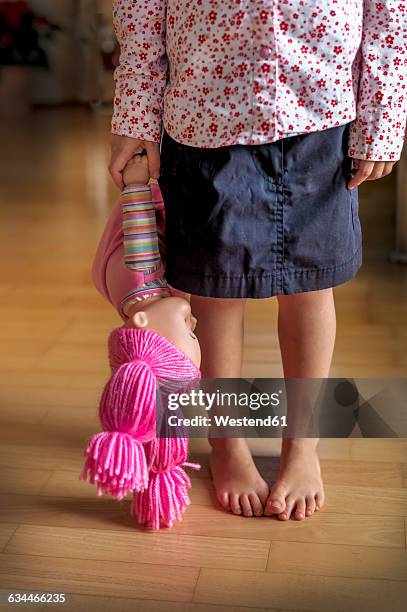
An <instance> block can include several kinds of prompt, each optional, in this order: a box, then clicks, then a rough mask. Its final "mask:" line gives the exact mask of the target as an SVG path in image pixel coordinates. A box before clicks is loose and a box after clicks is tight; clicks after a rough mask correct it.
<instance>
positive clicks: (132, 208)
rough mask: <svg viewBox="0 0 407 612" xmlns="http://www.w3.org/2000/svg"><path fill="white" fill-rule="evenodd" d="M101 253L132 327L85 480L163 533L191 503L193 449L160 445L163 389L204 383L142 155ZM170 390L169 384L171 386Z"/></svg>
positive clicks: (108, 289)
mask: <svg viewBox="0 0 407 612" xmlns="http://www.w3.org/2000/svg"><path fill="white" fill-rule="evenodd" d="M123 180H124V184H125V185H126V186H125V188H124V189H123V191H122V193H121V195H120V197H119V199H118V201H117V203H116V205H115V206H114V208H113V210H112V212H111V214H110V217H109V219H108V221H107V224H106V227H105V229H104V232H103V234H102V237H101V239H100V242H99V245H98V247H97V251H96V255H95V258H94V261H93V266H92V278H93V282H94V284H95V286H96V288H97V289H98V291H99V292H100V293H101V294H102V296H103V297H105V298H106V299H107V300H108V301H109V302H110V303H111V304H112V306H113V307H114V308H115V309H116V310H117V312H118V314H119V315H120V317H121V318H122V319H123V321H124V325H123V326H122V327H119V328H116V329H113V330H112V331H111V333H110V335H109V338H108V350H109V363H110V368H111V377H110V378H109V380H108V382H107V383H106V385H105V387H104V389H103V392H102V395H101V399H100V404H99V418H100V421H101V423H102V425H103V431H102V432H101V433H98V434H97V435H95V436H94V437H93V438H92V439H91V440H90V442H89V444H88V446H87V448H86V450H85V456H86V461H85V466H84V469H83V471H82V473H81V475H80V478H82V479H84V480H86V479H87V478H89V481H90V482H91V483H92V484H96V485H97V487H98V494H99V495H102V494H103V493H107V494H110V495H112V496H113V497H114V498H116V499H118V500H121V499H123V498H124V497H125V496H126V495H127V494H128V493H133V500H132V504H131V510H130V511H131V514H133V515H135V516H136V517H137V519H138V522H139V523H140V524H143V525H146V526H147V527H150V528H153V529H158V528H159V527H160V526H161V525H165V526H167V527H170V526H171V525H173V523H174V522H175V521H177V520H180V519H181V517H182V513H183V512H184V510H185V508H186V506H187V505H188V504H189V503H190V500H189V496H188V489H189V487H190V486H191V481H190V478H189V476H188V475H187V474H186V473H185V471H184V469H183V466H186V465H188V466H190V467H196V468H199V466H197V465H194V464H190V463H188V461H187V459H188V439H187V438H185V437H182V436H175V437H163V436H158V435H157V419H156V415H157V412H156V408H157V405H156V402H157V388H158V385H160V386H161V387H160V388H161V391H162V392H164V394H165V392H166V389H167V391H168V390H170V391H171V392H173V391H174V389H177V391H179V392H180V391H182V390H185V389H187V388H190V386H191V385H192V386H193V385H194V383H195V382H196V381H197V380H199V378H200V371H199V366H200V360H201V353H200V347H199V343H198V340H197V338H196V336H195V334H194V333H193V331H194V328H195V325H196V319H194V317H193V316H192V314H191V308H190V304H189V301H188V300H187V299H186V297H187V296H185V294H183V293H180V292H178V291H175V290H174V289H172V288H171V287H169V285H168V284H167V282H166V281H165V278H164V270H165V267H164V263H163V260H162V257H161V254H162V253H163V251H164V247H163V242H162V232H163V225H164V206H163V200H162V196H161V192H160V189H159V186H158V185H157V184H155V183H152V184H146V183H147V182H148V180H149V176H148V166H147V156H146V155H145V154H142V155H140V154H139V155H136V156H134V157H133V158H132V160H130V162H129V163H128V165H127V167H126V169H125V171H124V173H123ZM163 381H165V382H163Z"/></svg>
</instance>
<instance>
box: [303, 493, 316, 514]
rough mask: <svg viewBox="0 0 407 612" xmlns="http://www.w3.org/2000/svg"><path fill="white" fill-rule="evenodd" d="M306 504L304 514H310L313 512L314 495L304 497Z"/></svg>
mask: <svg viewBox="0 0 407 612" xmlns="http://www.w3.org/2000/svg"><path fill="white" fill-rule="evenodd" d="M306 502H307V506H306V509H305V516H311V514H314V512H315V497H313V496H312V495H307V498H306Z"/></svg>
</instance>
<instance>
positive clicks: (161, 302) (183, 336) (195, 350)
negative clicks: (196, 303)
mask: <svg viewBox="0 0 407 612" xmlns="http://www.w3.org/2000/svg"><path fill="white" fill-rule="evenodd" d="M196 323H197V321H196V319H195V317H194V316H193V315H192V313H191V306H190V304H189V302H188V301H187V300H185V299H184V298H181V297H165V298H164V297H156V298H152V299H151V300H148V301H146V303H145V304H143V306H142V307H141V308H139V310H138V311H137V312H135V313H134V314H133V313H132V311H131V310H130V312H129V319H128V321H127V322H126V323H125V327H137V328H139V329H142V328H146V329H151V330H152V331H155V332H157V333H158V334H160V335H161V336H164V337H165V338H167V340H169V341H170V342H172V344H175V346H177V347H178V348H179V349H181V351H182V352H183V353H185V354H186V355H188V357H189V358H190V359H191V361H193V363H194V364H195V365H196V367H197V368H199V367H200V365H201V348H200V346H199V342H198V338H197V337H196V336H195V334H194V329H195V326H196Z"/></svg>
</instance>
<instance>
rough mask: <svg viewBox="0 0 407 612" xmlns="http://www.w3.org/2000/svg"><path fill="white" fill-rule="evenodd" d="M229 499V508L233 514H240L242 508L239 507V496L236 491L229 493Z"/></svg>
mask: <svg viewBox="0 0 407 612" xmlns="http://www.w3.org/2000/svg"><path fill="white" fill-rule="evenodd" d="M229 499H230V509H231V510H232V512H233V514H242V509H241V507H240V502H239V496H238V495H237V494H236V493H231V495H230V496H229Z"/></svg>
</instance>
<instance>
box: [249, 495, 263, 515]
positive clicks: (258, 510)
mask: <svg viewBox="0 0 407 612" xmlns="http://www.w3.org/2000/svg"><path fill="white" fill-rule="evenodd" d="M249 500H250V503H251V505H252V508H253V514H254V516H262V515H263V504H262V503H261V501H260V499H259V497H258V495H256V493H250V495H249Z"/></svg>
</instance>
